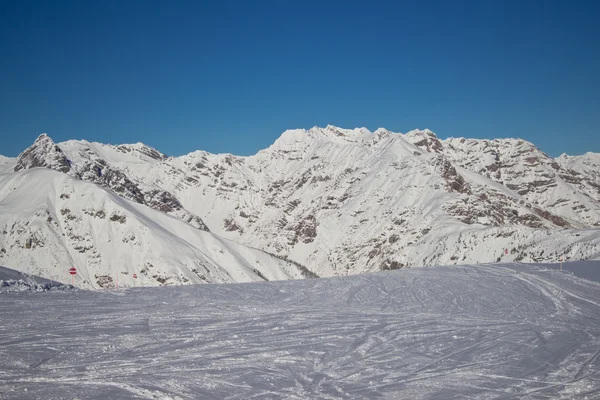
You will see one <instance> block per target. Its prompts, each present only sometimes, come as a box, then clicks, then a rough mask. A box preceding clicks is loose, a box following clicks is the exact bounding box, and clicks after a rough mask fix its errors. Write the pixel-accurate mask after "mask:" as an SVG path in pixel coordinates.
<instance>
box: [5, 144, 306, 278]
mask: <svg viewBox="0 0 600 400" xmlns="http://www.w3.org/2000/svg"><path fill="white" fill-rule="evenodd" d="M52 158H53V159H55V158H54V156H53V157H52ZM0 227H1V229H2V235H1V236H0V261H1V262H2V263H3V264H4V265H7V266H10V267H12V268H15V269H18V270H20V271H24V272H27V273H30V274H35V275H38V276H41V277H45V278H51V279H54V280H57V281H62V282H65V281H67V282H68V281H70V279H71V278H70V276H69V275H68V271H67V270H68V269H69V268H70V267H76V268H77V269H78V273H77V275H76V277H75V285H76V286H79V287H87V288H89V287H92V288H108V287H115V286H117V284H120V285H122V286H123V285H127V286H132V285H137V286H152V285H161V284H167V285H169V284H185V283H202V282H249V281H260V280H279V279H292V278H302V277H303V272H302V270H300V269H299V268H298V267H296V266H295V265H293V264H291V263H289V262H286V261H283V260H280V259H277V258H275V257H273V256H271V255H268V254H266V253H264V252H262V251H259V250H255V249H250V248H248V247H246V246H243V245H239V244H236V243H233V242H231V241H229V240H227V239H224V238H221V237H219V236H216V235H214V234H212V233H210V232H206V231H204V230H200V229H197V228H196V227H194V226H193V225H192V224H189V223H186V222H185V221H182V220H180V219H178V218H176V217H173V216H171V215H168V214H167V213H166V212H161V211H158V210H155V209H153V208H150V207H148V206H146V205H143V204H139V203H137V202H134V201H132V200H128V199H126V198H123V197H120V196H117V195H116V194H114V193H112V192H110V191H107V190H106V189H105V188H104V187H102V186H101V185H98V184H93V183H89V182H85V181H83V180H80V179H76V178H73V177H72V176H69V175H68V174H65V173H61V172H57V171H54V170H51V169H46V168H33V169H27V170H20V171H18V172H16V173H12V174H0ZM134 274H135V275H136V276H137V278H134Z"/></svg>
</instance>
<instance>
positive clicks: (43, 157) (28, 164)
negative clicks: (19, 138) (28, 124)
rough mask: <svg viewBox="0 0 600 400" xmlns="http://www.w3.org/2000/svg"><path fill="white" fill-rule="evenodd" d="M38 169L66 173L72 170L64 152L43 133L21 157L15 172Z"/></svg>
mask: <svg viewBox="0 0 600 400" xmlns="http://www.w3.org/2000/svg"><path fill="white" fill-rule="evenodd" d="M36 167H45V168H50V169H55V170H57V171H60V172H65V173H67V172H69V171H70V170H71V165H70V163H69V160H67V157H66V156H65V154H64V153H63V151H62V150H61V149H60V147H58V146H57V145H56V144H54V142H53V141H52V139H50V137H49V136H48V135H46V134H45V133H42V134H41V135H40V136H39V137H38V138H37V139H36V140H35V143H33V145H32V146H31V147H29V148H28V149H27V150H25V151H24V152H22V153H21V154H20V155H19V157H18V159H17V165H16V166H15V172H17V171H21V170H23V169H28V168H36Z"/></svg>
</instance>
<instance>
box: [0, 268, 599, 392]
mask: <svg viewBox="0 0 600 400" xmlns="http://www.w3.org/2000/svg"><path fill="white" fill-rule="evenodd" d="M565 266H567V264H565ZM547 267H550V266H547ZM555 267H556V266H552V268H555ZM566 269H567V268H566ZM575 269H582V270H587V271H588V276H587V277H588V278H594V277H596V278H600V263H598V262H595V263H592V262H590V263H586V264H585V265H584V264H580V265H579V267H577V268H575ZM590 271H591V272H590ZM576 273H577V271H576ZM0 304H1V306H0V397H1V398H9V399H63V398H69V399H74V398H81V399H84V398H85V399H90V398H111V399H118V398H141V399H142V398H165V399H167V398H177V399H179V398H181V399H190V398H194V399H196V398H198V399H248V398H286V399H388V398H394V399H447V398H473V399H475V398H476V399H492V398H493V399H513V398H519V399H521V398H527V399H554V398H564V399H571V398H576V399H586V398H587V399H592V398H595V399H597V398H600V356H599V355H600V284H599V283H598V282H594V281H591V280H584V279H581V278H579V277H576V276H575V275H573V274H571V273H569V272H559V271H557V270H556V269H551V268H540V266H533V265H523V264H521V265H518V264H493V265H481V264H480V265H467V266H457V267H454V266H453V267H430V268H414V269H404V270H398V271H389V272H382V273H375V274H365V275H359V276H352V277H336V278H328V279H314V280H305V281H281V282H267V283H250V284H223V285H194V286H185V287H159V288H133V289H127V290H125V291H121V292H114V291H110V292H107V291H103V292H100V291H96V292H89V291H71V292H44V293H31V292H28V293H3V294H1V295H0Z"/></svg>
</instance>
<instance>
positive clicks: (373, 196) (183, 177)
mask: <svg viewBox="0 0 600 400" xmlns="http://www.w3.org/2000/svg"><path fill="white" fill-rule="evenodd" d="M36 147H40V148H42V149H43V150H44V151H37V150H36ZM38 154H47V157H46V158H44V157H40V156H38ZM13 163H14V162H13ZM65 163H66V164H65ZM11 165H12V164H11ZM65 165H68V167H69V170H68V171H66V172H65V174H66V175H68V176H71V177H73V178H77V179H81V180H84V181H87V182H92V183H96V184H98V185H100V186H101V187H103V188H104V189H106V190H108V191H110V192H112V193H114V194H116V195H119V196H120V197H123V198H126V199H129V200H132V201H133V202H135V203H139V204H143V205H147V206H149V207H151V208H153V209H154V210H157V211H160V212H162V213H166V214H169V215H171V216H174V217H176V218H178V219H180V220H182V221H183V222H184V223H186V224H188V225H190V226H192V227H195V228H199V229H200V230H210V231H211V232H214V233H216V234H218V235H221V236H224V237H226V238H228V239H230V240H232V241H235V242H237V243H241V244H244V245H247V246H250V247H253V248H258V249H261V250H264V251H267V252H269V253H272V254H276V255H277V256H279V257H282V258H288V259H290V260H293V261H295V262H297V263H300V264H301V265H305V266H307V267H308V268H309V269H311V270H312V271H313V272H316V273H317V274H318V275H322V276H330V275H346V274H355V273H362V272H368V271H378V270H386V269H397V268H402V267H408V266H422V265H442V264H457V263H462V262H470V263H477V262H499V261H525V262H549V261H555V260H557V258H558V257H559V256H561V257H564V258H565V259H571V260H577V259H590V258H592V259H593V258H598V257H600V230H599V227H600V185H599V183H600V182H599V179H600V177H599V176H598V172H597V171H598V169H597V168H596V167H597V166H598V155H597V154H591V153H590V154H587V155H585V156H580V157H568V156H563V157H559V158H558V159H556V160H554V159H552V158H550V157H548V156H547V155H545V154H544V153H542V152H541V151H540V150H539V149H537V148H536V147H535V146H534V145H533V144H531V143H528V142H526V141H523V140H520V139H497V140H477V139H462V138H459V139H447V140H439V139H438V138H437V137H436V135H435V134H434V133H433V132H431V131H430V130H414V131H410V132H408V133H406V134H399V133H393V132H390V131H388V130H386V129H383V128H380V129H377V130H376V131H374V132H370V131H369V130H368V129H366V128H357V129H342V128H338V127H334V126H327V127H325V128H319V127H314V128H312V129H309V130H304V129H296V130H289V131H286V132H284V133H283V134H282V135H281V137H280V138H279V139H277V140H276V141H275V143H273V145H271V146H270V147H269V148H267V149H265V150H262V151H260V152H259V153H258V154H256V155H254V156H251V157H237V156H234V155H231V154H217V155H215V154H210V153H207V152H204V151H195V152H192V153H190V154H187V155H184V156H181V157H166V156H165V155H164V154H162V153H160V152H159V151H157V150H155V149H152V148H150V147H148V146H145V145H143V144H141V143H138V144H133V145H119V146H113V145H106V144H100V143H90V142H87V141H68V142H64V143H58V144H54V143H53V142H52V141H51V139H50V138H48V137H47V136H45V135H42V136H40V138H39V139H38V140H37V141H36V143H34V145H33V146H32V147H31V148H30V149H27V150H26V151H25V152H24V153H23V154H21V156H20V157H19V159H18V160H17V161H16V166H15V168H14V169H16V170H19V169H20V168H21V167H20V166H24V167H36V166H39V167H48V168H51V169H54V170H59V171H63V170H64V169H65V168H66V167H65ZM93 240H96V239H93Z"/></svg>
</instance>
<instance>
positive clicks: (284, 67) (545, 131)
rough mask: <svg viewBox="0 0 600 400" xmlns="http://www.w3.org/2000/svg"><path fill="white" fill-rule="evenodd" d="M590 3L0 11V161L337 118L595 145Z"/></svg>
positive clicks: (177, 148)
mask: <svg viewBox="0 0 600 400" xmlns="http://www.w3.org/2000/svg"><path fill="white" fill-rule="evenodd" d="M599 20H600V2H598V1H562V2H559V1H552V0H546V1H536V0H527V1H510V0H506V1H504V0H502V1H492V0H477V1H460V0H458V1H445V0H444V1H433V2H428V1H411V2H401V1H393V2H378V1H372V2H371V1H369V2H367V1H339V2H338V1H333V0H331V1H330V0H327V1H315V2H313V1H296V2H292V1H285V0H281V1H266V0H257V1H215V2H210V3H209V2H200V1H183V0H181V1H174V2H169V1H143V0H140V1H135V0H125V1H109V0H106V1H98V2H92V1H72V2H64V1H58V0H57V1H43V2H27V1H0V82H1V85H0V154H4V155H8V156H16V155H17V154H18V153H19V152H20V151H22V150H23V149H24V148H26V147H27V146H28V145H29V144H30V143H31V142H32V141H33V140H34V139H35V138H36V137H37V135H39V134H40V133H42V132H47V133H48V134H49V135H50V136H51V137H52V138H53V139H55V140H56V141H62V140H67V139H82V138H84V139H87V140H90V141H100V142H105V143H115V144H116V143H130V142H138V141H141V142H144V143H147V144H149V145H152V146H154V147H157V148H158V149H159V150H161V151H163V152H165V153H167V154H169V155H180V154H184V153H187V152H190V151H193V150H197V149H203V150H207V151H211V152H230V153H234V154H239V155H249V154H253V153H255V152H256V151H257V150H259V149H261V148H265V147H268V146H269V145H270V144H271V143H272V142H273V141H274V140H275V139H276V138H277V137H278V136H279V135H280V134H281V132H283V131H284V130H285V129H291V128H310V127H312V126H314V125H319V126H325V125H327V124H333V125H338V126H342V127H347V128H352V127H358V126H365V127H367V128H369V129H372V130H373V129H376V128H378V127H386V128H388V129H390V130H393V131H400V132H406V131H408V130H411V129H414V128H430V129H432V130H433V131H435V132H436V133H437V134H438V136H440V137H442V138H445V137H449V136H465V137H476V138H494V137H522V138H525V139H527V140H530V141H532V142H534V143H535V144H537V145H538V146H539V147H540V148H541V149H542V150H544V151H545V152H547V153H548V154H550V155H552V156H557V155H559V154H560V153H562V152H567V153H570V154H581V153H584V152H586V151H596V152H600V133H599V132H600V131H599V126H600V100H599V91H600V28H599V27H598V26H599V24H598V21H599Z"/></svg>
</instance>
